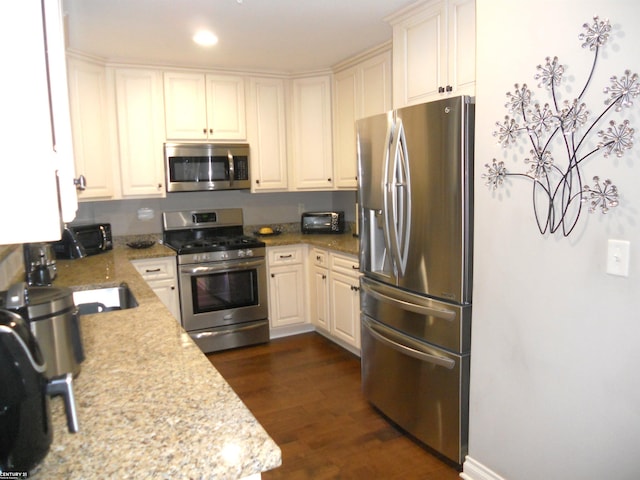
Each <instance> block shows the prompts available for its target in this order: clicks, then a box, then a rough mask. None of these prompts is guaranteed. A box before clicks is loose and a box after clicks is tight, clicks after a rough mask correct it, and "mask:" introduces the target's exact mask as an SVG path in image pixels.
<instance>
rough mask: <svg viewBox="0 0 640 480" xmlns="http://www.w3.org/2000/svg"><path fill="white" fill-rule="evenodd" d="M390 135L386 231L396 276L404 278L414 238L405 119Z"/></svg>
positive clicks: (387, 167)
mask: <svg viewBox="0 0 640 480" xmlns="http://www.w3.org/2000/svg"><path fill="white" fill-rule="evenodd" d="M390 129H391V126H390V127H389V130H390ZM387 135H388V137H387V138H388V139H389V144H388V145H387V151H386V152H385V188H384V205H385V230H386V238H387V241H388V244H389V245H388V246H389V247H390V251H391V252H392V257H393V260H394V269H395V270H396V275H397V274H398V271H399V273H400V275H404V273H405V271H406V268H407V261H408V259H409V237H410V234H411V182H410V178H409V153H408V151H407V143H406V138H405V133H404V126H403V124H402V119H400V118H399V119H397V120H396V123H395V125H394V129H393V132H388V133H387Z"/></svg>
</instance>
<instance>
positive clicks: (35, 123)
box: [0, 2, 61, 244]
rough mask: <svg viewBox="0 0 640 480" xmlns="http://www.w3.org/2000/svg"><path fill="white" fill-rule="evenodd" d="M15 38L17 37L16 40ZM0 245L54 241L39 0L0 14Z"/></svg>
mask: <svg viewBox="0 0 640 480" xmlns="http://www.w3.org/2000/svg"><path fill="white" fill-rule="evenodd" d="M18 39H19V40H18ZM0 40H1V42H0V45H1V46H0V51H1V52H2V65H3V68H4V74H3V75H2V76H0V105H2V108H1V109H0V120H1V121H2V129H1V135H2V137H1V138H2V140H3V141H2V148H3V151H2V175H0V201H1V202H2V208H1V209H0V212H1V213H0V221H1V222H2V228H0V244H10V243H23V242H38V241H49V240H58V239H59V238H60V233H61V230H60V214H59V210H58V189H57V187H56V173H55V169H56V165H55V155H54V151H53V138H52V125H51V111H50V109H49V94H48V87H47V63H46V58H45V48H44V45H45V38H44V32H43V28H42V10H41V4H40V2H17V3H16V4H15V5H12V6H11V13H10V14H9V13H8V12H5V14H4V15H2V16H1V17H0Z"/></svg>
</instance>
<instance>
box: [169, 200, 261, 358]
mask: <svg viewBox="0 0 640 480" xmlns="http://www.w3.org/2000/svg"><path fill="white" fill-rule="evenodd" d="M162 220H163V239H164V243H165V245H166V246H168V247H170V248H172V249H174V250H176V252H177V253H178V255H177V259H178V260H177V261H178V281H179V285H180V310H181V313H182V326H183V327H184V329H185V330H186V331H187V332H188V333H189V335H190V336H191V338H193V340H194V341H195V342H196V344H197V345H198V346H199V347H200V349H201V350H202V351H203V352H205V353H206V352H213V351H217V350H225V349H229V348H235V347H241V346H245V345H253V344H257V343H264V342H267V341H269V320H268V318H267V311H268V309H267V274H266V266H265V244H264V242H261V241H260V240H258V239H257V238H255V237H251V236H245V235H244V234H243V218H242V209H241V208H225V209H211V210H186V211H172V212H164V213H163V214H162Z"/></svg>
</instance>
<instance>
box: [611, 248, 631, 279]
mask: <svg viewBox="0 0 640 480" xmlns="http://www.w3.org/2000/svg"><path fill="white" fill-rule="evenodd" d="M630 250H631V242H629V241H627V240H613V239H609V242H608V246H607V273H609V274H611V275H619V276H621V277H628V276H629V251H630Z"/></svg>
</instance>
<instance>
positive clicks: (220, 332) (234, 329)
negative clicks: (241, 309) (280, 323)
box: [189, 324, 264, 340]
mask: <svg viewBox="0 0 640 480" xmlns="http://www.w3.org/2000/svg"><path fill="white" fill-rule="evenodd" d="M262 327H264V325H262V324H260V325H244V326H242V327H232V328H226V329H224V330H216V331H211V330H209V331H206V332H198V333H189V336H191V338H193V339H195V340H199V339H201V338H207V337H217V336H219V335H226V334H228V333H236V332H242V331H245V330H254V329H256V328H262Z"/></svg>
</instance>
